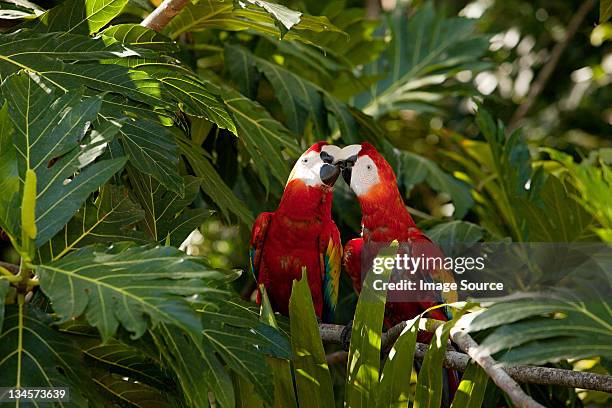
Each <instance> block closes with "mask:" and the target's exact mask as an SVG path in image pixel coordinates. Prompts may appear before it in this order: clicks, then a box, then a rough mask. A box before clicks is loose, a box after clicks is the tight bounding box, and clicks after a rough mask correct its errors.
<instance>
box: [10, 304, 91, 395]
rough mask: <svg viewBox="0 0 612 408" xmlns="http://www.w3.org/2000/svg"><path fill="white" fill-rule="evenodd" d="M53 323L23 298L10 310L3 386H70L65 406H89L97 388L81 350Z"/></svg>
mask: <svg viewBox="0 0 612 408" xmlns="http://www.w3.org/2000/svg"><path fill="white" fill-rule="evenodd" d="M51 323H52V321H51V319H49V318H48V316H46V315H43V314H42V313H41V312H39V311H37V310H36V309H34V308H32V307H30V306H27V305H25V304H24V302H23V299H22V300H21V302H20V304H19V305H14V306H9V307H7V309H6V317H5V319H4V330H3V331H2V334H0V372H1V373H2V385H4V386H10V387H68V388H70V402H66V403H64V405H65V406H67V407H83V406H87V405H88V399H89V398H91V397H94V395H92V394H93V390H94V389H95V386H94V385H93V383H91V381H90V380H89V378H90V377H89V374H88V372H87V370H85V367H84V366H83V364H82V362H81V359H80V354H79V350H78V348H77V347H75V345H74V343H73V342H72V341H71V340H70V338H68V337H67V336H63V335H61V334H60V333H58V332H56V331H55V330H53V329H51V328H50V327H49V325H50V324H51ZM90 402H92V403H93V401H90Z"/></svg>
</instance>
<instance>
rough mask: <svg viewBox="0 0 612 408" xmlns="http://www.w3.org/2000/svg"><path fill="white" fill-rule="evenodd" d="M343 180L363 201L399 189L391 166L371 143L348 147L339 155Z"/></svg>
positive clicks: (339, 165)
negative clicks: (390, 189)
mask: <svg viewBox="0 0 612 408" xmlns="http://www.w3.org/2000/svg"><path fill="white" fill-rule="evenodd" d="M338 167H340V169H341V172H342V178H343V179H344V181H346V183H347V184H348V185H349V186H350V187H351V189H352V190H353V191H354V192H355V194H356V195H357V198H358V199H359V200H360V201H361V200H362V199H363V200H366V199H369V198H375V197H377V196H381V194H383V193H385V192H386V191H388V190H389V188H392V187H395V188H397V187H396V186H397V183H396V178H395V173H394V172H393V169H392V168H391V165H390V164H389V163H388V162H387V160H385V158H384V157H383V156H382V155H381V154H380V153H379V152H378V150H376V148H375V147H374V146H372V145H371V144H370V143H367V142H364V143H361V144H354V145H348V146H346V147H344V148H343V149H342V150H341V151H340V153H339V154H338Z"/></svg>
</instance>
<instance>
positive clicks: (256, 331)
mask: <svg viewBox="0 0 612 408" xmlns="http://www.w3.org/2000/svg"><path fill="white" fill-rule="evenodd" d="M203 298H204V299H205V298H206V295H205V296H204V297H203ZM212 300H213V299H210V300H209V301H208V305H207V306H206V307H204V308H203V309H202V311H201V313H202V325H203V326H204V330H203V332H202V333H203V335H204V347H208V348H210V347H211V348H212V349H214V350H215V351H216V352H217V354H218V355H219V356H220V357H221V359H222V360H223V361H224V362H225V364H226V365H227V366H228V367H229V368H230V369H231V370H232V371H233V372H234V373H236V374H237V375H238V376H240V377H242V379H244V380H246V381H248V382H249V383H250V384H252V385H253V389H254V391H255V392H256V393H257V394H258V395H259V396H260V397H261V399H262V400H263V401H265V402H266V403H267V404H271V403H272V402H273V399H274V383H273V378H272V376H271V375H270V374H271V369H270V366H269V365H268V362H267V358H266V356H271V357H274V358H277V359H283V360H289V359H290V358H291V348H290V345H289V341H288V340H287V338H285V337H284V336H283V335H282V334H281V333H280V332H278V331H277V330H276V329H275V328H272V327H271V326H269V325H268V324H266V323H263V322H260V321H259V316H258V315H257V313H256V310H251V309H250V304H247V303H246V302H242V301H241V300H240V299H233V298H229V299H225V300H218V299H217V300H214V301H212Z"/></svg>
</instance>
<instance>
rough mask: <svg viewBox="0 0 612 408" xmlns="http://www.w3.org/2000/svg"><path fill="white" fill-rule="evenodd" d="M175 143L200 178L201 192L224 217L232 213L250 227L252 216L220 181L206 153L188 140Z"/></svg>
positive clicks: (181, 139)
mask: <svg viewBox="0 0 612 408" xmlns="http://www.w3.org/2000/svg"><path fill="white" fill-rule="evenodd" d="M177 141H178V142H179V149H180V150H181V153H182V154H183V155H184V156H185V158H186V159H187V162H188V163H189V165H190V166H191V167H192V168H193V171H194V173H195V174H196V176H198V177H200V178H201V180H202V191H204V192H205V193H206V194H207V195H208V196H209V197H210V198H211V199H212V200H213V201H214V202H215V204H217V205H218V206H219V208H220V209H221V211H222V212H223V214H224V215H225V216H226V217H229V213H232V214H235V215H236V216H237V217H238V219H239V220H240V221H241V222H243V223H244V224H246V225H251V224H252V223H253V214H251V212H250V211H249V209H248V208H247V207H246V206H245V205H244V203H243V202H242V201H240V200H239V199H238V197H236V195H235V194H234V192H233V191H232V190H231V189H230V188H229V187H228V186H227V184H225V182H224V181H223V179H221V176H219V173H217V171H216V170H215V168H214V167H213V165H212V164H211V163H210V161H209V159H208V153H206V151H205V150H203V149H202V148H201V147H200V146H197V145H195V144H193V143H192V142H191V141H189V140H185V139H183V138H180V139H177Z"/></svg>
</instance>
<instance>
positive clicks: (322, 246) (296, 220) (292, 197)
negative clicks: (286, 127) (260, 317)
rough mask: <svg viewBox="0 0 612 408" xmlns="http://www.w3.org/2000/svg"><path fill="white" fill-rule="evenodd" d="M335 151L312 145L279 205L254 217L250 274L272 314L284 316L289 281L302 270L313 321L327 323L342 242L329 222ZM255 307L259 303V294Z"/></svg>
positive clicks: (332, 306)
mask: <svg viewBox="0 0 612 408" xmlns="http://www.w3.org/2000/svg"><path fill="white" fill-rule="evenodd" d="M339 152H340V148H339V147H337V146H333V145H329V144H327V142H319V143H315V144H314V145H313V146H312V147H310V149H308V150H307V151H306V152H304V154H302V156H301V157H300V158H299V160H298V161H297V162H296V164H295V166H294V167H293V170H292V171H291V174H290V175H289V179H288V180H287V185H286V186H285V191H284V192H283V197H282V198H281V201H280V204H279V206H278V208H277V209H276V211H274V212H264V213H261V214H259V216H258V217H257V219H256V220H255V224H254V225H253V230H252V232H251V249H250V260H251V269H252V271H253V273H254V274H255V276H256V278H257V282H258V283H259V284H263V285H264V286H265V288H266V292H267V294H268V297H269V298H270V303H271V304H272V308H273V309H274V310H275V311H277V312H280V313H282V314H284V315H287V314H288V312H289V311H288V309H289V298H290V296H291V287H292V283H293V280H294V279H301V277H302V268H303V267H305V268H306V271H307V276H308V284H309V286H310V292H311V294H312V300H313V303H314V307H315V312H316V314H317V316H318V317H319V318H320V319H322V321H324V322H331V320H332V319H333V314H334V311H335V308H336V304H337V300H338V287H339V280H340V268H341V262H342V242H341V241H340V232H339V231H338V228H337V227H336V224H335V223H334V221H333V220H332V217H331V207H332V199H333V191H332V188H333V185H334V183H335V182H336V180H337V179H338V176H339V175H340V169H339V168H338V167H337V166H336V165H335V164H333V163H334V161H336V160H335V155H337V153H339ZM257 302H258V303H259V302H260V298H259V293H258V297H257Z"/></svg>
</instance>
